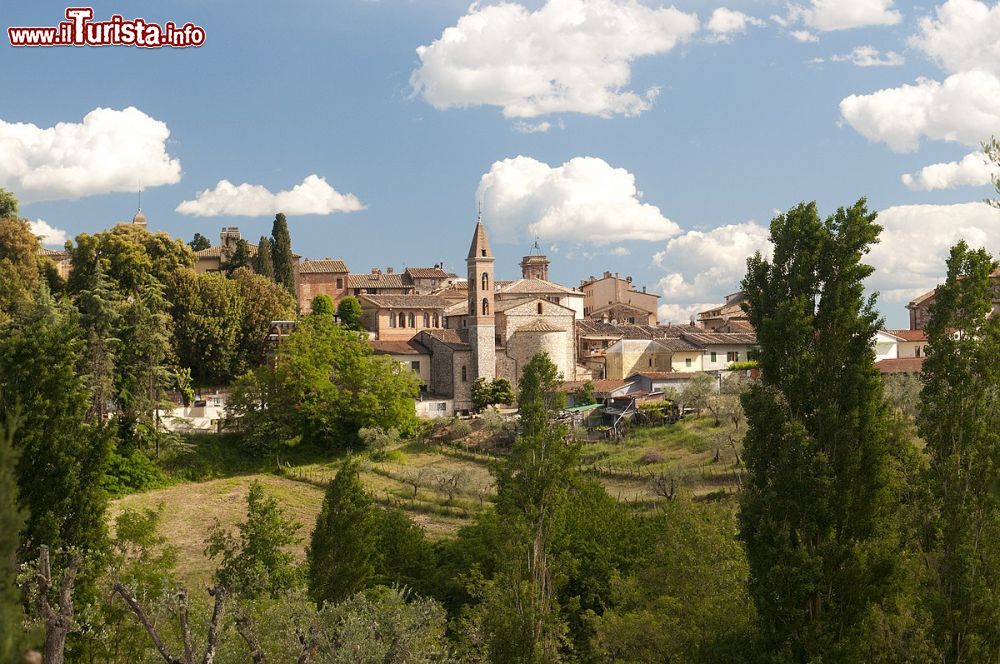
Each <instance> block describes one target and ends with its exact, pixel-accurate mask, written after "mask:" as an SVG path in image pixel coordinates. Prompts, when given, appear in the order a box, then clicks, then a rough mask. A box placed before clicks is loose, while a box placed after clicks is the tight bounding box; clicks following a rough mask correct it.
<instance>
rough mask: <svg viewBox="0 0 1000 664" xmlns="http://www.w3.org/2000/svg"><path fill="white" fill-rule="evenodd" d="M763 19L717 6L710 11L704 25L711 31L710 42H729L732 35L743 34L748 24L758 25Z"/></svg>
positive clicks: (762, 23)
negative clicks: (710, 13)
mask: <svg viewBox="0 0 1000 664" xmlns="http://www.w3.org/2000/svg"><path fill="white" fill-rule="evenodd" d="M762 25H764V21H762V20H760V19H759V18H755V17H753V16H747V15H746V14H744V13H743V12H741V11H736V10H734V9H728V8H726V7H719V8H718V9H716V10H715V11H713V12H712V15H711V16H710V17H709V19H708V23H706V24H705V27H706V28H707V29H708V31H709V32H710V33H711V35H710V36H709V37H708V41H710V42H729V41H732V39H733V37H735V36H736V35H739V34H743V33H744V32H746V31H747V28H748V27H750V26H756V27H760V26H762Z"/></svg>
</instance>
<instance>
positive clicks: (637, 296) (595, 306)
mask: <svg viewBox="0 0 1000 664" xmlns="http://www.w3.org/2000/svg"><path fill="white" fill-rule="evenodd" d="M580 290H581V291H583V315H584V317H586V318H591V319H593V320H600V321H604V322H608V323H630V324H633V325H635V324H639V325H656V304H657V303H656V301H657V300H658V299H659V297H660V296H659V295H654V294H653V293H647V292H646V287H645V286H643V288H642V291H637V290H635V289H634V288H633V287H632V277H625V278H624V279H621V278H619V276H618V273H617V272H616V273H615V274H614V275H612V274H611V273H610V272H605V273H604V276H602V277H600V278H596V277H594V276H591V277H590V278H589V279H584V280H583V281H581V282H580Z"/></svg>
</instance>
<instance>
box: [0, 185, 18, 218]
mask: <svg viewBox="0 0 1000 664" xmlns="http://www.w3.org/2000/svg"><path fill="white" fill-rule="evenodd" d="M19 209H20V208H19V207H18V204H17V196H15V195H14V194H13V193H11V192H9V191H7V190H6V189H4V188H3V187H0V219H6V218H8V217H16V216H17V213H18V211H19Z"/></svg>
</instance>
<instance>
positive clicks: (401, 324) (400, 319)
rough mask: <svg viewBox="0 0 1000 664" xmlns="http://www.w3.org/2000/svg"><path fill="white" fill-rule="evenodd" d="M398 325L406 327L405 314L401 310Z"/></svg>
mask: <svg viewBox="0 0 1000 664" xmlns="http://www.w3.org/2000/svg"><path fill="white" fill-rule="evenodd" d="M399 326H400V327H406V314H404V313H403V312H402V311H400V312H399Z"/></svg>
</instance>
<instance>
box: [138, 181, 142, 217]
mask: <svg viewBox="0 0 1000 664" xmlns="http://www.w3.org/2000/svg"><path fill="white" fill-rule="evenodd" d="M139 211H140V212H141V211H142V180H141V179H140V180H139Z"/></svg>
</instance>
